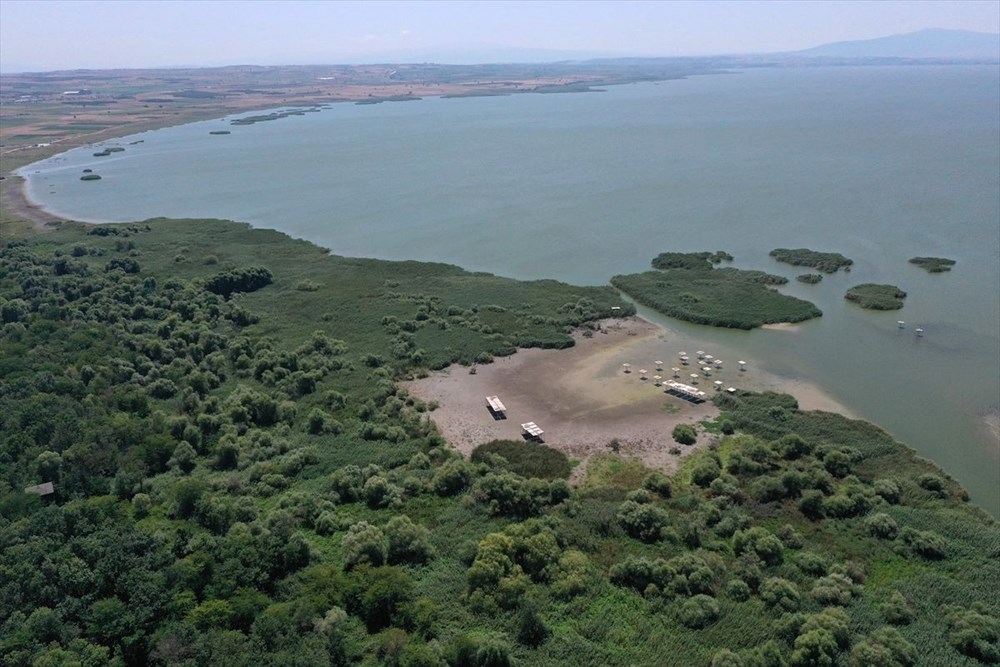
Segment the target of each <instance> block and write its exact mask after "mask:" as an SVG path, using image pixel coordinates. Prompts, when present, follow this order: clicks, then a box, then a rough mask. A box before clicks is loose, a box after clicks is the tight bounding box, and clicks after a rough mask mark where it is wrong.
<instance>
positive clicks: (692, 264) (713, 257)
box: [652, 250, 733, 271]
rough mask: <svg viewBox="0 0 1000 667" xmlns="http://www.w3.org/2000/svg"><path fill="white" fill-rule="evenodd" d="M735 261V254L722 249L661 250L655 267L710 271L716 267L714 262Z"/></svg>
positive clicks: (653, 263) (655, 261) (655, 258)
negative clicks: (695, 250)
mask: <svg viewBox="0 0 1000 667" xmlns="http://www.w3.org/2000/svg"><path fill="white" fill-rule="evenodd" d="M723 261H727V262H731V261H733V256H732V255H730V254H729V253H727V252H724V251H722V250H719V251H716V252H714V253H713V252H661V253H660V254H659V255H657V256H656V257H654V258H653V262H652V265H653V268H654V269H660V270H666V269H692V270H704V271H708V270H710V269H712V268H714V267H713V266H712V265H713V264H719V263H720V262H723Z"/></svg>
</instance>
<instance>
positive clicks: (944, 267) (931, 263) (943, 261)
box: [910, 257, 956, 273]
mask: <svg viewBox="0 0 1000 667" xmlns="http://www.w3.org/2000/svg"><path fill="white" fill-rule="evenodd" d="M910 264H916V265H917V266H919V267H920V268H922V269H924V270H926V271H927V272H928V273H944V272H945V271H951V267H953V266H955V264H956V262H955V260H953V259H948V258H946V257H911V258H910Z"/></svg>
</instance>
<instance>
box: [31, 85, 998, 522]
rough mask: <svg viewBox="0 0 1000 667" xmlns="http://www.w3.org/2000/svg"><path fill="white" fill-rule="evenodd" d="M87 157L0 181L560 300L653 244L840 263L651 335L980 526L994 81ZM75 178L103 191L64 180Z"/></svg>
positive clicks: (543, 103) (149, 138) (655, 90)
mask: <svg viewBox="0 0 1000 667" xmlns="http://www.w3.org/2000/svg"><path fill="white" fill-rule="evenodd" d="M210 130H231V134H228V135H209V131H210ZM138 140H142V143H139V144H134V145H129V142H131V141H138ZM107 145H120V146H124V147H125V148H126V150H125V151H124V152H120V153H113V154H112V155H110V156H108V157H93V155H92V154H93V153H94V152H95V149H94V148H92V147H91V148H83V149H76V150H73V151H70V152H68V153H65V154H63V155H60V156H57V157H55V158H52V159H50V160H47V161H44V162H41V163H37V164H34V165H30V166H29V167H26V168H24V169H23V170H22V171H21V173H22V174H24V175H25V176H26V177H27V179H28V188H29V194H30V196H31V197H32V198H33V199H34V200H36V201H37V202H39V203H41V204H42V205H44V206H45V208H47V209H49V210H51V211H53V212H56V213H59V214H61V215H63V216H65V217H68V218H72V219H77V220H89V221H129V220H141V219H145V218H149V217H157V216H168V217H217V218H228V219H234V220H241V221H246V222H250V223H252V224H254V225H256V226H261V227H270V228H274V229H279V230H281V231H284V232H287V233H289V234H291V235H292V236H296V237H301V238H306V239H308V240H310V241H313V242H315V243H317V244H319V245H321V246H324V247H327V248H330V249H331V251H333V252H334V253H337V254H342V255H351V256H370V257H379V258H385V259H418V260H433V261H444V262H450V263H454V264H458V265H460V266H463V267H465V268H467V269H470V270H478V271H489V272H493V273H497V274H500V275H506V276H512V277H516V278H543V277H544V278H557V279H560V280H565V281H568V282H572V283H579V284H603V283H606V282H607V281H608V279H609V278H610V277H611V276H612V275H614V274H617V273H629V272H634V271H641V270H645V269H646V268H648V266H649V261H650V259H651V258H652V257H653V256H654V255H656V254H657V253H659V252H662V251H666V250H679V251H693V250H717V249H722V250H726V251H729V252H731V253H732V254H733V255H735V257H736V262H735V266H738V267H740V268H750V269H763V270H767V271H769V272H772V273H777V274H781V275H784V276H788V277H789V278H794V276H795V275H798V274H800V273H804V272H806V271H805V269H801V270H800V269H798V268H796V267H791V266H787V265H782V264H778V263H776V262H774V261H773V260H771V259H770V258H769V257H768V252H769V251H770V250H771V249H773V248H777V247H790V248H796V247H808V248H812V249H815V250H823V251H836V252H841V253H843V254H844V255H846V256H847V257H850V258H852V259H853V260H854V266H853V267H852V271H851V272H850V273H838V274H835V275H828V276H825V277H824V279H823V281H822V282H821V283H819V284H818V285H804V284H800V283H797V282H795V281H794V280H793V281H792V282H791V283H790V284H789V285H787V286H785V287H782V288H781V291H783V292H785V293H788V294H793V295H795V296H800V297H802V298H805V299H808V300H810V301H813V302H814V303H816V304H817V305H818V306H819V307H820V308H821V309H822V310H823V312H824V316H823V317H822V318H819V319H817V320H813V321H811V322H807V323H805V324H803V325H801V326H800V327H797V328H795V329H792V330H784V331H774V330H757V331H752V332H743V331H724V330H717V329H711V328H708V327H702V326H694V325H688V324H684V323H679V322H676V321H673V320H669V319H666V318H655V319H657V321H658V322H660V323H662V324H664V325H665V326H667V327H668V328H670V329H671V330H672V331H674V332H676V334H677V336H678V341H679V343H678V346H680V345H681V344H684V345H686V347H694V346H695V345H700V347H702V348H709V346H711V349H713V350H719V351H720V353H719V354H716V356H723V354H725V355H726V356H725V357H724V358H727V359H735V358H737V357H736V356H735V355H739V358H741V359H746V360H747V361H749V362H750V363H751V368H752V367H753V365H759V366H763V367H766V368H768V369H769V370H771V371H773V372H775V373H778V374H781V375H785V376H788V377H792V378H809V379H811V380H814V381H816V382H817V383H819V384H820V385H821V386H822V387H823V388H824V389H825V390H827V391H828V392H829V393H830V394H831V395H832V396H834V397H835V398H836V399H838V400H839V401H840V402H842V403H843V404H845V405H846V406H848V407H849V408H850V409H851V410H852V411H853V412H854V413H855V414H857V415H859V416H861V417H863V418H865V419H869V420H871V421H873V422H874V423H876V424H878V425H879V426H881V427H883V428H885V429H886V430H888V431H889V432H891V433H892V434H893V435H894V436H896V437H897V438H898V439H899V440H901V441H903V442H905V443H906V444H908V445H910V446H911V447H913V448H914V449H916V450H917V451H918V452H919V453H920V454H921V455H923V456H925V457H927V458H930V459H932V460H934V461H935V462H937V463H939V464H940V465H941V466H942V467H944V468H945V469H946V470H947V471H948V472H949V473H950V474H951V475H953V476H954V477H956V478H957V479H958V480H959V481H961V482H962V483H963V484H964V485H965V487H966V488H967V489H968V490H969V492H970V494H971V496H972V498H973V499H974V500H975V501H976V502H977V503H978V504H980V505H981V506H983V507H984V508H986V509H987V510H988V511H989V512H991V513H992V514H993V515H994V516H1000V435H998V431H997V430H996V429H997V428H998V427H997V425H996V420H997V418H998V415H1000V70H998V68H997V67H996V66H921V67H867V68H848V67H840V68H789V69H757V70H748V71H742V72H734V73H730V74H720V75H710V76H698V77H692V78H690V79H686V80H678V81H664V82H660V83H643V84H634V85H626V86H614V87H609V88H608V89H607V90H606V91H605V92H599V93H585V94H561V95H551V94H550V95H516V96H511V97H482V98H464V99H426V100H422V101H413V102H405V103H383V104H378V105H354V104H339V105H336V106H333V107H331V108H328V109H324V110H323V111H321V112H319V113H307V114H305V115H302V116H291V117H288V118H284V119H281V120H277V121H271V122H265V123H257V124H254V125H246V126H230V125H229V124H228V119H222V120H214V121H207V122H200V123H193V124H189V125H184V126H180V127H175V128H168V129H164V130H157V131H155V132H149V133H145V134H142V135H136V136H134V137H129V138H126V139H121V140H116V141H113V142H108V143H107ZM84 168H92V169H94V170H95V172H96V173H98V174H100V175H101V176H102V180H100V181H94V182H81V181H80V180H79V177H80V175H81V171H82V169H84ZM916 255H932V256H942V257H949V258H952V259H955V260H957V261H958V264H957V265H956V267H955V268H954V270H953V271H952V272H950V273H944V274H937V275H931V274H928V273H926V272H924V271H923V270H922V269H919V268H917V267H915V266H912V265H910V264H908V263H907V260H908V259H909V258H910V257H913V256H916ZM863 282H885V283H892V284H895V285H898V286H900V287H901V288H902V289H903V290H905V291H906V292H908V293H909V297H908V298H907V300H906V306H905V307H904V308H903V309H902V310H900V311H894V312H888V313H877V312H871V311H864V310H861V309H860V308H858V307H856V306H854V305H852V304H850V303H847V302H846V301H845V300H844V298H843V295H844V292H845V291H846V289H847V288H848V287H850V286H852V285H855V284H857V283H863ZM643 312H644V314H645V313H647V311H643ZM898 319H902V320H905V321H906V322H907V324H906V328H905V329H902V330H900V329H899V328H898V327H897V325H896V321H897V320H898ZM915 327H922V328H923V329H924V330H925V332H926V333H925V335H924V336H923V337H922V338H917V337H916V336H914V334H913V330H914V328H915ZM688 343H690V344H688ZM682 349H685V348H682ZM671 353H675V351H673V350H666V351H665V354H671ZM991 424H992V426H991Z"/></svg>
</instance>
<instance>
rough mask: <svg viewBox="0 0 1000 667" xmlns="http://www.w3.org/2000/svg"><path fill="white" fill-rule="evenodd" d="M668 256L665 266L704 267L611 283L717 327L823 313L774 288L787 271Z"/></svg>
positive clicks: (745, 325) (637, 297)
mask: <svg viewBox="0 0 1000 667" xmlns="http://www.w3.org/2000/svg"><path fill="white" fill-rule="evenodd" d="M665 256H666V257H667V259H666V260H663V261H661V262H660V264H661V265H664V266H666V265H673V264H679V263H681V262H689V263H691V262H694V263H696V264H697V263H701V264H702V266H700V268H694V269H690V268H672V269H666V270H662V271H647V272H645V273H634V274H629V275H619V276H615V277H613V278H612V279H611V284H612V285H614V286H615V287H617V288H618V289H620V290H622V291H623V292H625V293H626V294H628V295H629V296H631V297H632V298H634V299H635V300H636V301H638V302H639V303H641V304H643V305H646V306H649V307H650V308H655V309H656V310H658V311H659V312H661V313H663V314H664V315H669V316H670V317H676V318H678V319H681V320H685V321H688V322H695V323H697V324H708V325H711V326H716V327H727V328H731V329H753V328H754V327H759V326H762V325H764V324H771V323H776V322H802V321H803V320H808V319H811V318H813V317H819V316H820V315H822V314H823V313H822V311H820V310H819V309H818V308H817V307H816V306H814V305H813V304H811V303H809V302H808V301H804V300H802V299H797V298H795V297H791V296H786V295H784V294H780V293H778V292H776V291H774V290H772V289H770V288H769V286H771V285H780V284H783V283H786V282H788V281H787V279H786V278H783V277H781V276H775V275H771V274H768V273H764V272H762V271H746V270H741V269H733V268H723V269H713V268H711V265H710V264H709V262H708V259H706V258H701V257H698V256H694V255H680V256H679V257H671V256H670V254H669V253H668V254H665V255H660V256H659V258H663V257H665ZM684 257H686V258H687V259H682V258H684ZM659 258H658V259H659ZM654 262H655V260H654ZM704 265H707V267H706V266H704Z"/></svg>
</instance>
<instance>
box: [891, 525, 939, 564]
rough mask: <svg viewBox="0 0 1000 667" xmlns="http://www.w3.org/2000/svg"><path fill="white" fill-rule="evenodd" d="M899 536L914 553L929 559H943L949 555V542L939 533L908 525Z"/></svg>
mask: <svg viewBox="0 0 1000 667" xmlns="http://www.w3.org/2000/svg"><path fill="white" fill-rule="evenodd" d="M899 538H900V539H901V540H902V541H903V542H904V543H905V544H906V545H907V546H909V547H910V549H912V550H913V553H915V554H917V555H918V556H922V557H924V558H926V559H928V560H941V559H942V558H945V557H946V556H947V553H948V543H947V542H946V541H945V539H944V538H943V537H941V536H940V535H938V534H937V533H933V532H931V531H929V530H914V529H913V528H909V527H907V528H904V529H903V530H902V531H900V533H899Z"/></svg>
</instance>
